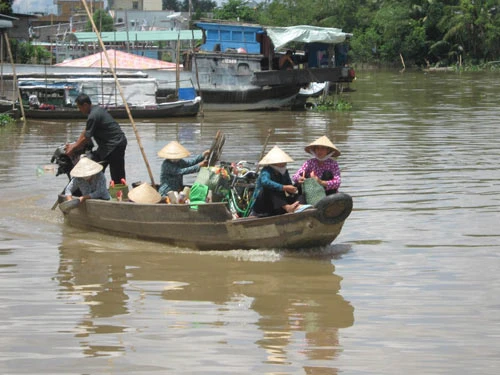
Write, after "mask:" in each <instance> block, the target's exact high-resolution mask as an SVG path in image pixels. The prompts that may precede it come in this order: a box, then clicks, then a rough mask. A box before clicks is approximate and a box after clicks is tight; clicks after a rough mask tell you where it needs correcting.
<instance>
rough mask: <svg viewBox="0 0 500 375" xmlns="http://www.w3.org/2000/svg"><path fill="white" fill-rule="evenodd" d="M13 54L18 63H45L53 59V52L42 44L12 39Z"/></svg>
mask: <svg viewBox="0 0 500 375" xmlns="http://www.w3.org/2000/svg"><path fill="white" fill-rule="evenodd" d="M10 42H11V49H12V55H13V58H14V61H15V63H17V64H44V63H46V62H47V61H50V60H51V59H52V57H53V56H52V53H50V51H48V50H46V49H45V48H44V47H42V46H35V45H33V44H31V43H30V42H19V41H17V40H15V39H11V40H10Z"/></svg>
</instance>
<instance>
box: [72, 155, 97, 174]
mask: <svg viewBox="0 0 500 375" xmlns="http://www.w3.org/2000/svg"><path fill="white" fill-rule="evenodd" d="M102 168H103V167H102V165H101V164H99V163H96V162H95V161H93V160H92V159H89V158H88V157H86V156H82V157H81V158H80V160H78V163H76V165H75V166H74V167H73V169H72V170H71V172H69V174H70V176H71V177H90V176H93V175H95V174H97V173H99V172H100V171H102Z"/></svg>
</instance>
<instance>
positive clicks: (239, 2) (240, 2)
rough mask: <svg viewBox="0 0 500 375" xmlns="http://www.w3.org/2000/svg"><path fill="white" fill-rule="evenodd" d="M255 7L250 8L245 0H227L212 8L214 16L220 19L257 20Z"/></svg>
mask: <svg viewBox="0 0 500 375" xmlns="http://www.w3.org/2000/svg"><path fill="white" fill-rule="evenodd" d="M256 10H257V9H256V8H250V7H249V6H248V2H247V1H245V0H228V1H227V2H226V3H224V4H223V5H222V6H221V7H220V8H216V9H214V18H216V19H220V20H230V21H241V22H257V12H256Z"/></svg>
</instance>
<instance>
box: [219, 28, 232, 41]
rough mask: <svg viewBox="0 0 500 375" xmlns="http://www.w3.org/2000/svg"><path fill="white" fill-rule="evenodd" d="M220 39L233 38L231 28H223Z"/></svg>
mask: <svg viewBox="0 0 500 375" xmlns="http://www.w3.org/2000/svg"><path fill="white" fill-rule="evenodd" d="M220 40H231V32H230V31H229V30H221V31H220Z"/></svg>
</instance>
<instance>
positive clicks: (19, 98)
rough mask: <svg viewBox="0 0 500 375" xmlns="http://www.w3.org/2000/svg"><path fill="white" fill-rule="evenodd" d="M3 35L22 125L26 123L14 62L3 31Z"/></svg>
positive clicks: (7, 39)
mask: <svg viewBox="0 0 500 375" xmlns="http://www.w3.org/2000/svg"><path fill="white" fill-rule="evenodd" d="M3 37H4V39H5V44H6V45H7V52H8V54H9V59H10V63H11V64H12V80H13V81H14V82H15V85H16V93H17V100H19V108H20V109H21V116H22V120H23V123H24V125H26V116H25V115H24V107H23V98H22V97H21V91H20V90H19V85H18V84H17V75H16V64H14V58H13V57H12V50H11V49H10V42H9V36H8V35H7V32H5V31H3Z"/></svg>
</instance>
